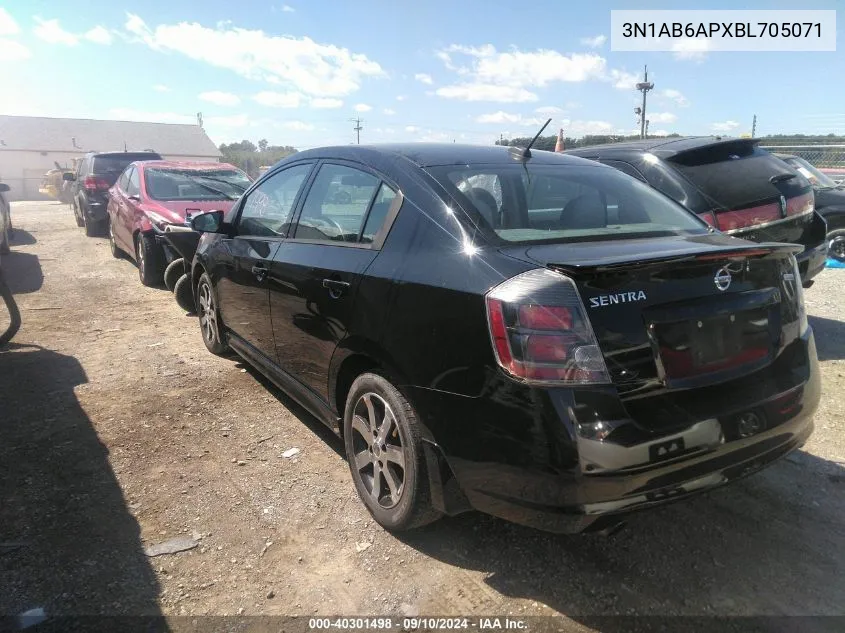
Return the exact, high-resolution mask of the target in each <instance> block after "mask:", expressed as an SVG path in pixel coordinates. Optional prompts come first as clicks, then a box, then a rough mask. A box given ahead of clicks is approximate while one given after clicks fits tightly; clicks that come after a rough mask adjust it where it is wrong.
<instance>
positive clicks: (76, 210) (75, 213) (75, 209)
mask: <svg viewBox="0 0 845 633" xmlns="http://www.w3.org/2000/svg"><path fill="white" fill-rule="evenodd" d="M71 208H72V209H73V219H74V220H76V226H78V227H80V228H82V227H83V226H85V220H83V219H82V213H81V211H80V209H79V203H78V202H77V201H76V200H75V199H74V200H73V202H72V203H71Z"/></svg>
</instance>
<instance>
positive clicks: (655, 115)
mask: <svg viewBox="0 0 845 633" xmlns="http://www.w3.org/2000/svg"><path fill="white" fill-rule="evenodd" d="M646 117H647V118H648V120H649V121H650V123H651V124H655V123H674V122H675V121H677V120H678V115H676V114H674V113H672V112H647V113H646Z"/></svg>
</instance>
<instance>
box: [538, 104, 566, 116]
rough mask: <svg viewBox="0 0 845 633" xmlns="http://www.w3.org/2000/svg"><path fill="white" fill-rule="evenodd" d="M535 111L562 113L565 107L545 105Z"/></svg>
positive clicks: (540, 112) (539, 112)
mask: <svg viewBox="0 0 845 633" xmlns="http://www.w3.org/2000/svg"><path fill="white" fill-rule="evenodd" d="M534 112H536V113H538V114H560V113H561V112H563V108H558V107H557V106H543V107H542V108H537V109H536V110H534Z"/></svg>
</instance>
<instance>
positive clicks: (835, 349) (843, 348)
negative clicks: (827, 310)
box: [807, 316, 845, 360]
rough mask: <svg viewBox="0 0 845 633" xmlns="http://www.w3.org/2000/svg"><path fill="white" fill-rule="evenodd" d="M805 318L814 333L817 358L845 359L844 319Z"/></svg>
mask: <svg viewBox="0 0 845 633" xmlns="http://www.w3.org/2000/svg"><path fill="white" fill-rule="evenodd" d="M807 320H808V321H809V322H810V325H811V326H812V328H813V333H814V334H815V335H816V351H817V352H818V355H819V360H843V359H845V321H838V320H836V319H827V318H825V317H819V316H809V317H807Z"/></svg>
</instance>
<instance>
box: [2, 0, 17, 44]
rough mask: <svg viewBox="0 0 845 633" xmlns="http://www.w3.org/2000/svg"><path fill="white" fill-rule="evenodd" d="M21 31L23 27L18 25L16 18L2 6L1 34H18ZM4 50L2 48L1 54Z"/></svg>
mask: <svg viewBox="0 0 845 633" xmlns="http://www.w3.org/2000/svg"><path fill="white" fill-rule="evenodd" d="M20 32H21V27H19V26H18V23H17V22H15V18H13V17H12V16H11V14H10V13H9V12H8V11H6V9H4V8H3V7H0V35H17V34H18V33H20ZM3 52H4V51H3V50H2V49H0V54H2V53H3Z"/></svg>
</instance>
